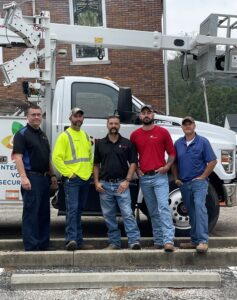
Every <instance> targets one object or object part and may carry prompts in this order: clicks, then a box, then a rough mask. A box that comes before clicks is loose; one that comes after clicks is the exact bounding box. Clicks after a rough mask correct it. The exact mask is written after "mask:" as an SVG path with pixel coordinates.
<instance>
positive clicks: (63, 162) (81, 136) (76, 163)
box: [52, 127, 93, 180]
mask: <svg viewBox="0 0 237 300" xmlns="http://www.w3.org/2000/svg"><path fill="white" fill-rule="evenodd" d="M52 161H53V164H54V166H55V168H56V169H57V170H58V172H59V173H61V174H62V175H63V176H65V177H68V178H70V177H72V176H73V174H75V175H77V176H79V177H80V178H81V179H83V180H88V179H89V178H90V176H91V174H92V169H93V155H92V147H91V141H90V139H89V137H88V135H87V134H86V133H85V132H84V131H83V130H81V129H80V130H79V131H77V130H74V129H72V128H71V127H69V128H68V129H67V130H66V131H64V132H62V133H61V134H60V135H59V137H58V139H57V141H56V143H55V146H54V150H53V157H52Z"/></svg>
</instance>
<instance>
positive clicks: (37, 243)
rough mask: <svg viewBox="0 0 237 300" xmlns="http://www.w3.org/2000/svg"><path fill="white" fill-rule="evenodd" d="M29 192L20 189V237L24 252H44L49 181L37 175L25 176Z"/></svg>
mask: <svg viewBox="0 0 237 300" xmlns="http://www.w3.org/2000/svg"><path fill="white" fill-rule="evenodd" d="M27 176H28V178H29V180H30V183H31V190H29V191H28V190H24V189H23V188H21V193H22V197H23V214H22V237H23V243H24V247H25V250H26V251H34V250H36V251H37V250H46V249H47V248H48V247H49V234H50V202H49V197H50V194H49V187H50V179H49V177H47V176H41V175H37V174H28V175H27Z"/></svg>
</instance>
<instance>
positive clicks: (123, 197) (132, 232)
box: [100, 180, 140, 247]
mask: <svg viewBox="0 0 237 300" xmlns="http://www.w3.org/2000/svg"><path fill="white" fill-rule="evenodd" d="M101 182H102V184H103V188H104V190H105V192H104V193H100V205H101V210H102V213H103V216H104V219H105V223H106V225H107V228H108V237H109V243H110V244H112V245H116V246H118V247H121V232H120V230H119V228H118V223H117V221H116V214H117V205H118V206H119V209H120V212H121V215H122V218H123V223H124V228H125V231H126V234H127V237H128V244H129V245H131V244H133V243H135V242H139V240H140V231H139V228H138V226H137V222H136V220H135V217H134V215H133V211H132V208H131V196H130V190H129V188H127V189H126V190H125V191H124V192H123V193H121V194H119V193H118V192H117V190H118V187H119V184H120V182H118V183H110V182H106V181H103V180H101Z"/></svg>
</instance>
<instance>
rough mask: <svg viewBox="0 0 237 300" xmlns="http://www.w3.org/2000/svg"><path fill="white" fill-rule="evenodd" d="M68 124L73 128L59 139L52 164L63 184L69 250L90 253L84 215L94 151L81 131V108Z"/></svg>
mask: <svg viewBox="0 0 237 300" xmlns="http://www.w3.org/2000/svg"><path fill="white" fill-rule="evenodd" d="M69 120H70V121H71V126H70V127H69V128H68V129H67V130H65V131H64V132H62V133H61V134H60V135H59V137H58V139H57V141H56V144H55V147H54V151H53V164H54V166H55V168H56V169H57V170H58V172H59V173H61V174H62V176H63V177H62V179H63V182H64V191H65V202H66V228H65V240H66V249H67V250H76V249H81V250H89V249H92V248H93V247H92V245H86V244H84V243H83V235H82V227H81V214H82V212H83V209H84V207H85V203H86V200H87V196H88V192H89V184H90V178H91V175H92V167H93V156H92V147H91V142H90V139H89V136H88V135H87V134H86V133H85V132H84V131H83V130H82V129H81V125H82V123H83V120H84V112H83V111H82V110H81V109H80V108H78V107H75V108H73V109H72V110H71V113H70V116H69Z"/></svg>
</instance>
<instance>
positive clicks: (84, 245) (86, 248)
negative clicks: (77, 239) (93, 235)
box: [77, 244, 95, 250]
mask: <svg viewBox="0 0 237 300" xmlns="http://www.w3.org/2000/svg"><path fill="white" fill-rule="evenodd" d="M77 249H78V250H94V249H95V247H94V246H93V245H91V244H82V245H79V246H78V247H77Z"/></svg>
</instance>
